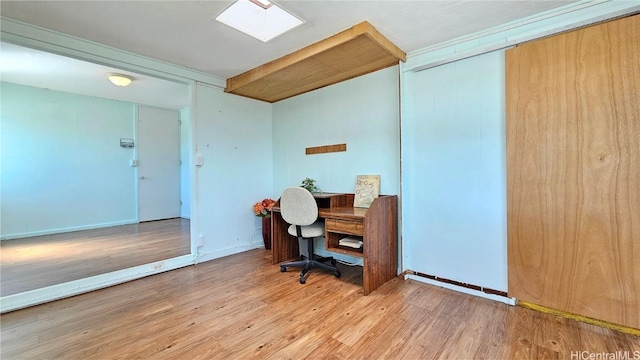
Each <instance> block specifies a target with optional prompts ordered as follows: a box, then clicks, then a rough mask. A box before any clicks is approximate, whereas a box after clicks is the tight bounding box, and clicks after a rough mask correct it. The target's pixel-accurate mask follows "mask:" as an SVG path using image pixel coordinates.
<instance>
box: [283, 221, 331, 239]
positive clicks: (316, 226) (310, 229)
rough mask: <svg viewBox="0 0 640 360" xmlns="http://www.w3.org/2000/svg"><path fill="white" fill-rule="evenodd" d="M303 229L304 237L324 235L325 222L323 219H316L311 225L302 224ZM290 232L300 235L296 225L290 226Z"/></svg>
mask: <svg viewBox="0 0 640 360" xmlns="http://www.w3.org/2000/svg"><path fill="white" fill-rule="evenodd" d="M301 229H302V237H303V238H312V237H319V236H324V223H323V222H321V221H316V222H314V223H313V224H311V225H307V226H301ZM289 234H291V235H293V236H298V233H297V232H296V226H295V225H291V226H289Z"/></svg>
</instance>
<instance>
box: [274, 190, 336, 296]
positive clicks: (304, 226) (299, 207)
mask: <svg viewBox="0 0 640 360" xmlns="http://www.w3.org/2000/svg"><path fill="white" fill-rule="evenodd" d="M280 213H281V215H282V218H283V219H284V221H286V222H287V223H289V224H290V226H289V229H288V232H289V234H291V235H293V236H297V237H298V239H299V240H300V239H304V240H306V241H307V246H308V251H307V257H306V258H304V256H303V258H304V259H303V260H300V261H294V262H289V263H283V264H280V271H282V272H286V271H287V268H289V267H298V268H299V267H302V271H301V272H300V284H304V283H305V282H306V280H307V279H306V277H307V273H308V272H309V270H311V269H315V268H320V269H324V270H329V271H332V272H333V274H334V275H335V276H336V277H340V270H338V267H337V266H336V260H335V259H334V258H333V257H316V256H315V255H314V253H313V239H314V238H316V237H320V236H324V222H322V221H317V220H318V204H317V203H316V200H315V199H314V198H313V195H311V193H310V192H309V191H308V190H307V189H304V188H301V187H290V188H288V189H286V190H285V191H284V192H283V193H282V196H281V197H280ZM299 242H302V241H299ZM326 261H331V265H327V264H324V262H326Z"/></svg>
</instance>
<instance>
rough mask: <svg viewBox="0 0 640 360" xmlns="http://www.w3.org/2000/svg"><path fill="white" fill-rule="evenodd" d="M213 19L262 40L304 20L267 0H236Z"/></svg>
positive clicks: (281, 32) (287, 29) (283, 31)
mask: <svg viewBox="0 0 640 360" xmlns="http://www.w3.org/2000/svg"><path fill="white" fill-rule="evenodd" d="M215 20H217V21H219V22H221V23H223V24H225V25H228V26H230V27H232V28H234V29H236V30H239V31H242V32H243V33H245V34H247V35H250V36H253V37H254V38H256V39H258V40H261V41H263V42H267V41H269V40H271V39H273V38H275V37H276V36H279V35H281V34H283V33H285V32H287V31H289V30H291V29H293V28H294V27H296V26H298V25H301V24H304V21H302V20H300V19H298V18H297V17H295V16H294V15H292V14H291V13H289V12H287V11H286V10H284V9H282V8H281V7H279V6H278V5H276V4H274V3H272V2H270V1H267V0H237V1H236V2H234V3H233V4H231V6H229V7H228V8H226V9H225V10H224V11H223V12H222V13H221V14H220V15H218V16H216V17H215Z"/></svg>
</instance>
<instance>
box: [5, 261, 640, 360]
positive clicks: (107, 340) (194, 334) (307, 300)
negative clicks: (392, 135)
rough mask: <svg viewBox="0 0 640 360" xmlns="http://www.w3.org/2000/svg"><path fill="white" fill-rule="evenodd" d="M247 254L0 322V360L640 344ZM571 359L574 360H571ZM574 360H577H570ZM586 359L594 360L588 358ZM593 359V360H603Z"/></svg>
mask: <svg viewBox="0 0 640 360" xmlns="http://www.w3.org/2000/svg"><path fill="white" fill-rule="evenodd" d="M270 260H271V254H270V252H269V251H265V250H251V251H248V252H244V253H241V254H237V255H232V256H228V257H225V258H221V259H216V260H213V261H208V262H205V263H201V264H198V265H194V266H189V267H185V268H181V269H177V270H173V271H169V272H166V273H162V274H158V275H154V276H150V277H146V278H142V279H138V280H135V281H131V282H129V283H125V284H121V285H117V286H113V287H110V288H106V289H102V290H98V291H94V292H91V293H87V294H83V295H79V296H75V297H72V298H68V299H63V300H59V301H55V302H52V303H48V304H43V305H40V306H36V307H32V308H28V309H22V310H18V311H14V312H11V313H7V314H3V315H2V316H1V317H0V321H1V334H0V335H1V336H0V337H1V343H0V345H1V347H0V349H1V350H0V357H1V358H2V359H35V358H47V359H190V360H191V359H305V358H312V359H313V358H316V359H434V358H447V359H483V358H484V359H538V358H548V359H554V358H561V359H588V358H589V357H584V356H590V354H601V353H603V352H606V353H613V352H617V351H629V352H630V353H629V354H630V355H631V358H633V356H634V351H638V352H640V338H638V337H634V336H631V335H625V334H622V333H618V332H615V331H612V330H607V329H603V328H599V327H596V326H593V325H588V324H584V323H580V322H576V321H573V320H568V319H565V318H560V317H556V316H552V315H547V314H542V313H539V312H536V311H533V310H529V309H524V308H521V307H513V306H509V305H505V304H502V303H498V302H494V301H491V300H487V299H482V298H478V297H474V296H471V295H465V294H461V293H458V292H454V291H451V290H446V289H443V288H439V287H435V286H431V285H426V284H423V283H419V282H416V281H413V280H406V281H405V280H402V279H401V278H395V279H393V280H391V281H390V282H388V283H386V284H384V285H383V286H382V287H380V288H379V289H378V290H376V291H374V292H373V293H371V294H370V295H369V296H366V297H365V296H362V287H361V283H362V269H361V268H360V267H354V268H351V267H347V266H341V269H342V274H343V276H342V277H341V278H339V279H338V278H335V277H334V276H333V275H332V274H330V273H322V272H319V271H318V270H312V273H311V275H310V276H309V278H308V279H307V283H306V284H305V285H300V284H299V283H298V272H297V271H288V272H286V273H281V272H280V270H279V267H278V266H277V265H271V261H270ZM572 352H573V354H575V357H572ZM579 356H583V357H579ZM594 356H596V355H594ZM602 358H603V357H602V355H600V359H602Z"/></svg>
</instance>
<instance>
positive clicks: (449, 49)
mask: <svg viewBox="0 0 640 360" xmlns="http://www.w3.org/2000/svg"><path fill="white" fill-rule="evenodd" d="M637 12H640V5H639V4H638V2H637V1H612V0H605V1H602V0H598V1H590V0H589V1H586V0H585V1H579V2H576V3H572V4H569V5H566V6H562V7H559V8H556V9H553V10H550V11H547V12H544V13H541V14H536V15H534V16H530V17H526V18H524V19H520V20H517V21H513V22H510V23H508V24H504V25H500V26H496V27H493V28H491V29H488V30H485V31H480V32H477V33H474V34H469V35H465V36H461V37H459V38H457V39H453V40H450V41H446V42H443V43H440V44H436V45H433V46H429V47H426V48H423V49H420V50H416V51H412V52H410V53H408V54H407V62H406V63H405V64H404V66H403V68H402V71H404V72H409V71H421V70H425V69H428V68H432V67H435V66H439V65H443V64H447V63H451V62H454V61H458V60H462V59H466V58H469V57H473V56H476V55H480V54H484V53H488V52H491V51H494V50H499V49H505V48H508V47H511V46H514V45H517V44H520V43H523V42H526V41H531V40H534V39H538V38H541V37H544V36H550V35H553V34H557V33H560V32H564V31H568V30H573V29H576V28H579V27H582V26H586V25H589V24H594V23H597V22H601V21H606V20H610V19H613V18H616V17H620V16H624V15H630V14H633V13H637Z"/></svg>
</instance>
